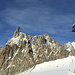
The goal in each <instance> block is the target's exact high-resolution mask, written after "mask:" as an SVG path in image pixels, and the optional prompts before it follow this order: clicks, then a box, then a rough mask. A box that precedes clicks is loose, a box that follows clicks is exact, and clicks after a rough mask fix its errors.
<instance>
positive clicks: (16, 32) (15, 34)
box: [13, 26, 20, 37]
mask: <svg viewBox="0 0 75 75" xmlns="http://www.w3.org/2000/svg"><path fill="white" fill-rule="evenodd" d="M19 31H20V27H19V26H18V27H17V29H16V30H15V32H14V35H13V37H18V36H19Z"/></svg>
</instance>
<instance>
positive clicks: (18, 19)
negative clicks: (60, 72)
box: [0, 0, 75, 46]
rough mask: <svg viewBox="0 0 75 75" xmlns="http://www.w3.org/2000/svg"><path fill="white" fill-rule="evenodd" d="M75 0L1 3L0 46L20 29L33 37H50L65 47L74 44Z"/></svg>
mask: <svg viewBox="0 0 75 75" xmlns="http://www.w3.org/2000/svg"><path fill="white" fill-rule="evenodd" d="M73 23H75V0H0V46H2V45H4V44H5V43H6V42H7V41H8V39H11V38H12V36H13V33H14V31H15V29H16V28H17V26H20V31H21V32H23V33H25V34H27V35H31V36H35V35H41V34H44V33H45V34H49V35H50V37H51V38H52V39H55V40H56V41H57V42H58V43H60V44H63V43H67V42H73V41H74V42H75V33H72V32H71V30H72V25H73Z"/></svg>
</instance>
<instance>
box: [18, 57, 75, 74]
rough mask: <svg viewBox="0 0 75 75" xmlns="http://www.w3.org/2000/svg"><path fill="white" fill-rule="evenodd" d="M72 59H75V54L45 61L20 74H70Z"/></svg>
mask: <svg viewBox="0 0 75 75" xmlns="http://www.w3.org/2000/svg"><path fill="white" fill-rule="evenodd" d="M72 59H74V61H75V57H74V56H69V57H67V58H64V59H58V60H55V61H49V62H44V63H42V64H38V65H36V67H35V68H34V69H31V70H30V72H28V73H26V72H23V73H20V74H18V75H68V69H69V64H70V63H71V62H72Z"/></svg>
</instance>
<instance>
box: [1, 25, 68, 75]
mask: <svg viewBox="0 0 75 75" xmlns="http://www.w3.org/2000/svg"><path fill="white" fill-rule="evenodd" d="M19 30H20V27H19V26H18V27H17V29H16V31H15V32H14V35H13V37H12V38H11V39H10V40H8V42H7V43H6V45H5V46H3V47H2V48H0V75H15V74H17V73H20V72H23V71H26V70H28V69H30V68H33V67H35V66H36V65H37V64H40V63H43V62H47V61H51V60H56V59H61V58H65V57H67V56H69V52H68V51H66V50H65V49H64V48H63V47H62V46H61V45H59V43H58V42H57V41H55V40H54V41H52V39H51V38H50V36H49V35H47V34H44V35H39V36H34V37H32V36H30V35H26V34H24V33H21V32H19Z"/></svg>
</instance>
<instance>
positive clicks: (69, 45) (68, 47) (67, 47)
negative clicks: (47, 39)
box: [62, 42, 75, 51]
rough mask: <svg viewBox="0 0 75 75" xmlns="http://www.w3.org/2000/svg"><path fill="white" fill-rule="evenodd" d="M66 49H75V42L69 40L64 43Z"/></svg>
mask: <svg viewBox="0 0 75 75" xmlns="http://www.w3.org/2000/svg"><path fill="white" fill-rule="evenodd" d="M62 46H63V48H64V49H66V50H68V51H71V50H73V49H75V42H72V43H71V42H68V43H66V44H63V45H62Z"/></svg>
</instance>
